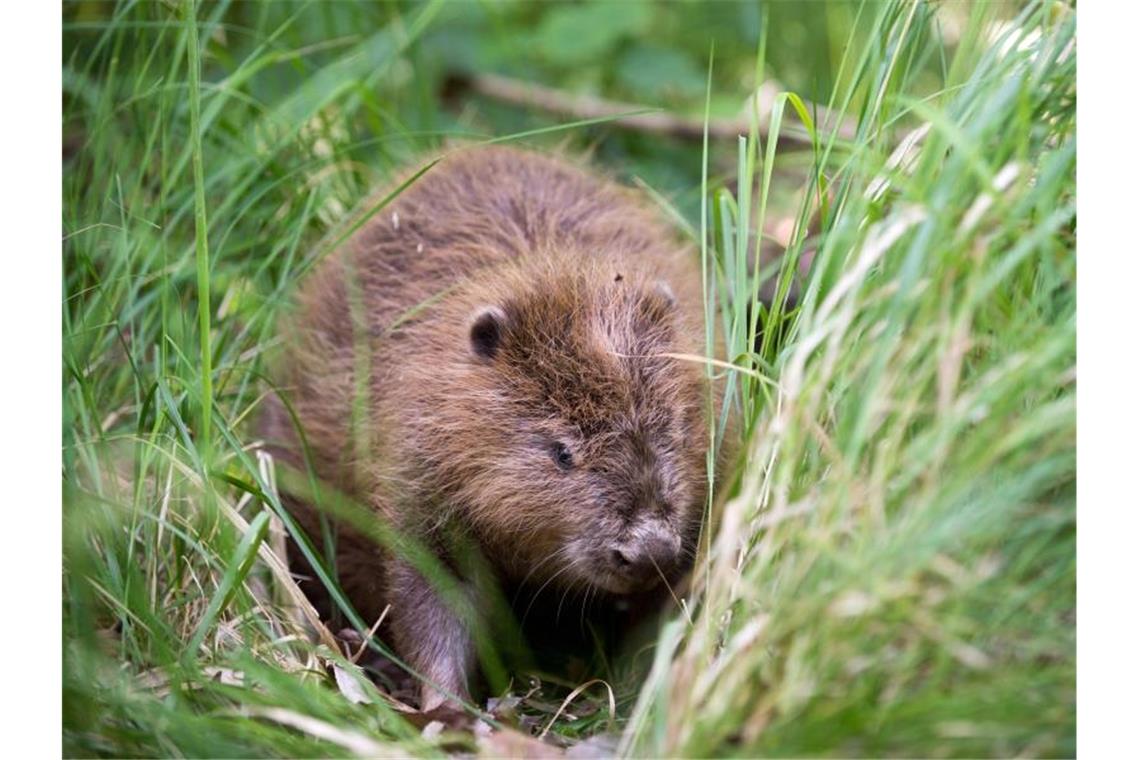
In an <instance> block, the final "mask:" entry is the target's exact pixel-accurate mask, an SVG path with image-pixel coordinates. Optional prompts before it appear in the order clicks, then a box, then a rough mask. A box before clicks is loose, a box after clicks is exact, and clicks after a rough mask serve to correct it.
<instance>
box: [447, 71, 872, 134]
mask: <svg viewBox="0 0 1140 760" xmlns="http://www.w3.org/2000/svg"><path fill="white" fill-rule="evenodd" d="M451 84H453V85H458V86H459V87H465V88H467V89H470V90H471V91H473V92H476V93H478V94H480V95H483V96H485V97H488V98H493V99H494V100H498V101H502V102H504V103H510V104H512V105H518V106H526V107H529V108H537V109H539V110H542V111H547V112H549V113H552V114H556V115H558V116H563V117H566V118H569V119H574V120H576V121H579V120H580V121H586V120H590V119H612V121H611V122H610V123H612V124H614V125H615V126H618V127H622V128H623V129H631V130H634V131H638V132H648V133H651V134H659V135H669V136H672V137H679V138H683V139H686V140H700V139H703V137H704V132H705V123H704V120H703V119H701V118H698V117H691V116H682V115H680V114H674V113H668V112H665V111H658V110H655V109H653V108H650V107H649V106H646V105H643V104H639V103H625V102H621V101H616V100H604V99H602V98H597V97H594V96H592V95H582V94H573V93H568V92H564V91H562V90H556V89H554V88H552V87H546V86H543V85H540V84H535V83H533V82H524V81H521V80H518V79H512V78H510V77H504V76H499V75H497V74H473V75H470V76H456V77H453V78H452V80H451ZM779 89H780V88H779V86H778V85H776V84H775V83H774V82H771V81H768V82H765V83H764V84H763V85H761V87H760V88H759V89H758V90H757V91H756V94H755V96H754V98H749V101H748V103H747V104H746V106H745V108H744V109H743V110H744V113H743V114H742V115H741V116H739V117H735V118H722V119H710V120H709V125H708V127H709V138H710V139H717V140H726V139H727V140H731V139H734V138H736V137H737V136H738V135H747V134H748V131H749V129H750V126H751V125H750V123H749V118H748V108H749V107H750V106H751V105H752V103H753V102H756V109H757V114H756V116H757V118H756V121H757V126H758V129H759V132H760V134H761V136H766V135H767V132H768V116H769V114H770V112H771V107H772V101H773V100H774V99H775V97H776V95H777V93H778V92H779ZM804 104H805V106H806V107H807V110H808V111H809V113H813V114H814V118H815V119H816V120H817V129H818V130H820V131H821V132H827V131H830V130H831V129H834V128H835V126H836V125H838V136H839V137H840V138H841V139H844V140H850V139H853V138H854V136H855V123H854V122H853V121H852V120H850V119H847V118H842V117H839V116H837V115H836V114H834V113H832V112H831V111H829V110H828V109H827V108H825V107H824V106H821V105H818V104H815V103H811V102H809V101H804ZM645 111H649V113H643V112H645ZM779 139H780V142H788V143H794V144H799V145H810V144H811V138H810V137H809V136H808V133H807V130H806V129H804V127H803V126H802V125H800V124H794V123H788V124H785V125H784V126H783V127H781V129H780V135H779Z"/></svg>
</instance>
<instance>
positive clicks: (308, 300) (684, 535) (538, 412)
mask: <svg viewBox="0 0 1140 760" xmlns="http://www.w3.org/2000/svg"><path fill="white" fill-rule="evenodd" d="M700 282H701V278H700V269H699V262H698V259H697V257H696V256H695V254H694V251H693V250H692V249H691V246H689V245H687V244H684V243H682V242H681V241H680V240H679V239H678V238H677V236H676V235H675V233H674V232H673V230H672V229H671V228H670V227H669V226H668V225H667V224H666V223H664V222H663V221H662V220H661V218H660V216H659V214H658V213H657V212H656V211H655V210H653V209H651V208H649V207H648V206H647V205H646V204H645V202H644V201H643V200H642V199H641V198H640V197H639V196H637V195H635V194H634V193H633V192H632V191H630V190H628V189H625V188H622V187H620V186H618V185H617V184H615V183H612V182H610V181H608V180H606V179H604V178H602V177H600V176H599V175H597V174H594V173H591V172H589V171H586V170H583V169H581V168H578V167H576V166H574V165H572V164H571V163H569V162H567V161H565V160H563V159H559V158H554V157H548V156H542V155H538V154H534V153H528V152H523V151H520V150H515V149H508V148H499V147H496V148H473V149H468V150H463V151H460V152H457V153H455V154H452V155H450V156H449V157H447V158H445V159H444V160H443V161H442V162H441V163H440V164H438V165H437V166H435V167H433V168H432V169H431V170H430V171H429V172H427V173H426V174H425V175H424V176H423V177H421V178H420V179H419V180H418V181H416V182H415V183H414V184H413V185H412V186H411V187H409V188H408V189H407V190H406V191H405V192H403V193H402V194H401V195H400V196H399V197H398V198H397V199H396V200H395V201H394V202H393V203H391V204H390V205H388V206H387V207H385V208H384V209H383V210H382V211H380V212H379V214H378V215H377V216H376V217H375V218H374V219H372V220H371V221H370V222H369V223H368V224H367V225H366V226H365V227H364V228H362V229H361V230H360V231H359V232H358V233H357V234H356V235H355V236H354V237H353V238H351V239H350V240H349V241H348V243H346V244H345V245H344V246H343V248H342V249H341V250H340V251H338V252H337V253H336V254H334V255H333V256H330V257H329V258H328V259H327V260H326V261H324V262H322V263H321V265H320V266H319V267H318V268H317V270H316V271H315V272H314V273H313V275H311V276H310V277H309V278H308V279H307V281H306V282H305V283H304V286H303V287H302V290H301V293H300V296H299V299H298V304H297V308H296V309H295V310H294V311H293V312H292V314H291V316H290V317H289V318H288V319H287V321H286V323H285V324H284V326H283V330H282V334H283V335H284V336H285V339H286V340H285V349H284V355H283V356H282V357H281V359H280V361H279V362H278V364H277V366H278V368H279V371H278V373H277V378H278V380H279V382H280V384H281V386H282V389H283V392H284V393H285V395H286V397H287V398H288V399H289V401H290V403H291V404H292V405H293V407H294V409H295V411H296V413H297V415H298V418H299V420H300V423H301V426H302V428H303V430H304V431H305V435H306V439H307V442H308V444H309V447H310V449H311V452H312V454H313V459H314V467H315V469H316V471H317V475H318V476H319V477H320V478H322V479H323V480H326V481H328V482H330V483H332V484H334V485H336V486H337V487H338V488H340V489H342V490H344V491H345V492H347V493H349V494H351V495H353V496H355V497H356V498H357V499H359V500H360V501H361V502H363V503H366V504H367V505H369V506H370V507H371V508H372V509H373V510H375V512H376V513H377V515H378V516H379V517H380V518H381V519H383V520H385V521H387V522H388V523H389V524H391V525H393V526H395V527H397V528H398V529H399V530H402V531H407V532H408V533H409V534H411V535H414V536H416V537H418V538H421V539H422V540H424V541H426V542H427V543H428V544H429V545H432V546H434V547H436V548H437V549H438V552H439V554H440V555H441V557H442V558H443V559H444V560H445V561H446V562H450V558H449V557H448V556H447V554H448V549H447V548H446V546H445V544H444V542H442V541H440V540H438V537H439V536H441V535H444V534H445V533H447V531H449V530H453V529H458V530H460V531H461V532H462V533H463V534H464V535H469V536H471V537H473V538H474V539H475V541H476V542H477V544H478V546H479V547H480V548H481V550H482V553H483V555H484V556H485V557H486V558H488V559H489V560H490V562H491V563H492V565H493V568H494V571H495V572H496V573H497V574H498V576H499V577H500V578H501V579H502V581H503V582H504V583H505V584H514V585H520V584H521V585H523V586H527V587H529V588H541V587H543V586H548V587H549V588H551V589H555V590H557V591H558V592H560V593H561V592H563V591H564V590H566V589H571V588H573V589H578V590H581V591H586V590H589V591H595V590H597V591H599V592H600V593H601V594H602V595H612V594H614V593H615V590H616V591H617V592H620V591H622V590H624V589H621V588H619V587H620V586H621V584H622V580H621V579H620V578H617V577H612V578H611V577H609V576H606V575H605V572H607V571H606V570H605V569H604V567H603V565H604V563H605V562H606V561H608V560H609V558H610V555H611V554H612V545H613V543H612V542H615V541H616V542H620V541H624V540H628V541H637V540H639V538H638V531H645V530H648V529H649V528H646V527H645V526H652V528H653V530H659V531H662V532H667V533H669V535H674V534H675V535H676V536H677V537H678V540H679V541H680V542H681V544H682V546H681V552H682V555H683V556H684V557H686V558H689V559H691V556H692V553H693V550H694V548H695V546H694V545H695V541H696V537H697V533H698V531H699V527H700V516H701V513H702V508H703V504H704V502H705V499H706V497H707V491H706V472H705V470H706V464H705V452H706V449H707V443H708V441H707V427H708V425H707V421H706V417H705V409H706V401H707V395H706V386H705V385H704V379H703V378H704V370H703V368H702V367H701V366H700V365H699V364H696V363H693V362H687V361H684V360H681V359H676V358H670V357H666V356H663V354H668V353H672V354H697V355H699V354H702V353H703V352H704V331H703V318H702V305H701V304H702V301H701V293H700ZM425 304H426V305H425ZM481 318H483V319H485V320H489V323H488V324H480V323H478V320H480V319H481ZM354 320H355V321H354ZM477 328H478V329H477ZM483 328H486V329H485V330H483ZM480 330H483V331H482V332H481V331H480ZM482 339H485V340H487V341H488V342H487V344H486V346H485V348H487V349H488V350H487V352H486V355H484V354H482V353H480V350H479V346H480V343H479V341H480V340H482ZM357 346H362V347H363V346H367V349H368V350H367V353H366V355H365V356H362V357H361V356H357V354H356V348H357ZM361 372H363V376H362V377H361V376H359V373H361ZM358 380H359V381H360V382H358ZM358 386H360V387H362V388H363V389H364V390H365V394H364V395H365V398H364V399H363V400H361V399H360V396H359V394H358V393H357V388H358ZM354 402H356V403H357V410H356V411H355V412H354ZM354 419H355V420H356V421H357V422H356V424H355V425H354V423H353V420H354ZM262 432H263V434H264V436H265V437H266V439H267V443H268V445H269V447H270V448H271V450H273V451H274V452H275V453H276V454H277V456H278V457H280V458H282V459H283V460H285V461H287V462H289V463H290V464H292V465H293V466H295V467H296V466H300V465H301V457H300V454H299V451H300V446H299V444H298V439H297V436H296V431H295V430H294V428H293V424H292V422H291V420H290V418H289V417H288V416H287V415H286V414H284V413H283V410H282V408H281V406H280V404H278V403H276V402H273V403H271V404H270V406H269V408H268V409H267V411H266V412H265V414H264V416H263V421H262ZM559 442H562V443H564V444H565V445H566V446H567V447H568V450H570V451H571V452H572V456H573V460H574V466H573V468H572V469H569V470H564V469H562V468H560V467H559V466H558V464H557V462H556V461H554V460H552V458H551V446H553V445H556V444H557V443H559ZM291 509H292V510H293V512H294V514H295V515H296V516H297V517H298V520H299V521H300V522H301V523H302V525H303V526H304V527H305V529H306V530H307V531H308V532H309V534H310V535H311V536H313V537H314V543H315V544H316V545H320V539H319V535H320V534H319V528H318V521H317V517H316V515H315V512H314V510H313V509H311V508H310V507H309V506H308V505H306V504H304V503H302V502H300V501H297V500H295V499H293V500H291ZM337 566H338V571H339V578H340V581H341V584H342V587H343V588H344V589H345V591H346V593H347V594H348V595H349V597H350V598H351V600H352V602H353V604H354V605H355V606H356V607H357V609H358V610H359V611H360V612H361V614H362V615H363V616H364V617H365V618H366V619H369V620H371V619H375V618H376V617H377V616H379V615H380V613H381V611H382V610H383V609H384V607H385V605H388V604H391V605H392V609H391V611H390V614H389V618H388V621H389V623H390V628H389V631H388V636H389V639H390V640H391V641H392V643H393V644H394V646H395V648H396V650H397V652H398V653H399V654H400V655H401V656H402V657H403V658H404V659H405V660H407V661H408V662H409V663H410V664H411V665H412V666H413V667H415V668H416V669H417V670H418V671H420V672H421V673H423V674H424V675H426V676H428V677H429V679H430V680H432V681H434V682H435V683H437V684H438V685H440V686H441V687H443V689H444V690H445V691H448V692H451V693H452V694H454V695H457V696H459V697H465V696H466V695H467V693H468V692H467V689H468V678H469V677H470V676H471V675H472V673H473V656H474V655H473V649H472V645H471V642H470V637H469V636H468V635H466V634H465V624H463V623H461V622H460V621H459V620H458V619H457V617H456V616H455V614H454V613H453V612H452V611H450V610H449V609H448V608H447V605H445V604H443V602H442V601H441V600H440V599H438V598H437V597H436V595H435V594H434V593H433V592H432V590H431V588H430V587H429V586H428V584H427V583H426V582H425V581H424V579H423V578H421V577H419V575H418V574H417V573H416V572H415V571H414V570H412V569H411V568H410V567H408V566H407V564H406V563H404V562H403V561H401V560H399V559H397V558H394V557H392V556H389V555H388V554H386V553H385V552H384V551H382V550H380V549H379V548H378V547H376V546H375V545H373V544H371V543H370V542H369V541H368V540H366V539H364V538H362V537H360V536H359V535H356V534H355V533H353V532H352V531H351V530H348V529H347V528H346V527H344V526H340V527H339V541H338V557H337ZM452 566H453V567H454V564H453V563H452ZM684 569H685V563H684V562H683V561H682V562H681V563H679V564H678V565H677V566H676V567H674V568H672V570H673V572H672V577H671V578H670V580H675V579H676V577H677V576H678V575H680V574H681V573H682V572H683V570H684ZM607 585H608V586H609V590H608V591H606V588H605V587H606V586H607ZM471 588H473V587H471ZM630 590H631V591H632V589H630ZM472 593H473V592H472ZM473 598H474V597H473ZM475 607H476V609H478V608H479V602H478V599H477V598H475ZM442 699H443V697H442V695H440V694H439V693H438V692H434V691H433V690H431V689H430V688H428V689H425V692H424V703H425V704H424V706H425V707H428V706H433V705H435V704H438V703H439V702H440V701H442Z"/></svg>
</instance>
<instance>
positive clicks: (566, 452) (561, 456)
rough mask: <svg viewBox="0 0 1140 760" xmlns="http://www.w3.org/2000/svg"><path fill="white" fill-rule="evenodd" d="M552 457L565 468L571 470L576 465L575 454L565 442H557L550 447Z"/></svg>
mask: <svg viewBox="0 0 1140 760" xmlns="http://www.w3.org/2000/svg"><path fill="white" fill-rule="evenodd" d="M550 458H551V459H553V460H554V463H555V464H556V465H558V466H559V467H561V468H562V469H563V470H569V469H570V468H571V467H573V466H574V455H573V454H571V453H570V449H569V448H568V447H567V446H566V444H564V443H561V442H559V443H555V444H554V445H553V446H551V447H550Z"/></svg>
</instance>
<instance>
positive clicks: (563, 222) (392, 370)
mask: <svg viewBox="0 0 1140 760" xmlns="http://www.w3.org/2000/svg"><path fill="white" fill-rule="evenodd" d="M420 168H422V164H420V165H419V166H413V167H412V168H411V169H410V170H409V171H408V173H407V174H406V175H405V177H411V176H413V175H414V172H415V171H417V170H419V169H420ZM399 184H400V183H399V182H395V183H393V187H398V186H399ZM389 192H391V190H390V189H389V190H386V191H384V193H383V194H381V195H379V196H377V197H376V199H374V200H373V201H372V202H373V203H375V202H377V201H378V200H379V199H380V198H383V197H384V195H386V194H387V193H389ZM366 205H367V204H366ZM678 250H680V248H679V246H678V244H677V241H676V239H675V237H674V235H673V232H672V230H670V228H669V227H668V226H667V225H665V224H664V223H663V222H662V220H661V218H660V215H659V214H658V213H657V212H656V210H653V209H650V208H648V207H647V206H646V205H645V203H644V202H643V201H642V200H641V198H640V197H639V196H637V195H636V194H635V193H633V192H632V191H630V190H628V189H626V188H623V187H621V186H619V185H617V184H616V183H614V182H611V181H609V180H607V179H605V178H603V177H601V176H598V175H596V174H592V173H590V172H588V171H584V170H582V169H579V168H577V167H576V166H573V165H571V164H569V163H567V162H566V161H565V160H563V159H559V158H555V157H548V156H544V155H540V154H536V153H530V152H525V151H521V150H517V149H513V148H506V147H477V148H470V149H466V150H461V151H458V152H456V153H453V154H450V155H448V156H447V157H445V158H444V159H442V160H441V161H440V162H439V163H438V164H436V165H434V166H432V167H431V168H430V169H428V170H427V171H426V172H425V173H424V174H423V175H422V176H420V177H418V178H417V179H416V180H415V181H414V182H413V183H412V184H411V185H410V186H409V187H407V188H406V189H405V190H404V191H403V192H402V193H401V194H400V195H399V196H397V197H396V198H395V199H394V200H393V201H392V202H390V203H389V204H387V205H386V206H385V207H384V208H383V209H381V210H380V211H379V212H378V213H377V214H376V215H375V217H373V218H372V219H371V220H369V221H368V222H367V223H366V225H365V226H364V227H363V228H362V229H361V230H360V231H359V232H357V233H356V234H355V235H354V236H353V237H352V238H351V239H350V240H349V241H348V243H346V245H345V246H344V248H343V249H342V250H340V251H337V252H334V253H333V254H332V255H330V256H329V258H328V259H326V260H325V261H323V262H321V264H320V265H318V268H317V270H316V271H315V272H314V273H313V274H312V275H311V276H310V277H309V278H308V279H307V280H306V282H305V283H304V284H303V287H302V289H301V292H300V296H299V299H298V309H297V310H296V312H295V313H294V314H292V315H290V317H289V319H288V321H287V326H286V329H285V330H283V331H282V332H283V335H284V336H285V340H286V346H285V356H284V357H283V361H282V362H281V363H280V368H281V370H280V372H279V374H278V377H279V378H280V379H281V380H282V382H283V384H284V385H285V386H287V391H288V393H289V396H290V398H291V401H292V403H293V405H294V408H295V410H296V413H297V415H298V418H299V420H300V422H301V425H302V428H303V429H304V430H305V433H306V436H307V442H308V444H309V447H310V450H311V452H312V453H313V457H314V460H315V462H314V464H315V465H316V469H317V473H318V474H319V475H320V476H321V477H323V478H325V479H327V480H330V481H331V482H334V483H337V484H338V485H339V486H340V487H342V488H345V489H346V490H349V491H351V490H354V483H353V481H354V480H355V478H353V477H349V476H348V473H349V471H351V470H352V469H353V467H354V466H355V465H356V464H359V460H360V456H361V455H363V451H360V452H354V450H353V446H354V445H355V446H356V448H358V449H360V448H362V447H363V448H364V449H367V448H369V447H371V446H373V445H375V444H377V443H378V441H377V440H376V438H375V435H374V434H377V432H378V431H376V430H371V429H370V431H369V435H370V436H372V437H371V438H367V437H366V439H364V440H363V442H362V439H361V437H360V435H359V432H356V433H354V432H353V428H352V425H353V423H352V418H353V415H354V414H355V415H356V416H357V419H358V420H361V421H362V418H368V422H367V423H365V424H368V425H369V426H370V428H371V427H372V423H374V422H375V420H374V419H372V414H373V412H374V410H375V408H376V402H377V400H378V398H380V397H382V396H383V395H384V394H385V393H386V392H387V390H386V389H389V388H391V387H392V386H393V384H394V383H396V382H397V378H398V377H399V376H400V372H399V369H400V365H401V363H406V362H408V361H432V358H431V357H430V356H427V357H424V356H420V355H418V354H421V353H424V352H423V351H419V350H418V347H421V344H423V343H424V339H423V338H417V333H419V334H422V333H423V331H424V330H425V329H427V330H430V327H428V326H421V325H420V323H421V322H426V321H430V320H431V319H432V316H431V315H432V312H433V311H434V310H435V307H434V304H438V303H439V302H440V301H442V300H444V299H446V298H447V296H448V293H449V292H450V291H452V289H454V288H456V287H457V286H459V285H461V284H462V282H463V281H465V280H467V279H468V278H469V277H470V276H471V275H472V274H474V273H476V272H477V271H479V270H483V269H485V268H487V267H491V268H494V267H496V266H500V267H507V266H509V262H510V261H512V260H516V259H519V258H521V257H528V256H551V255H553V256H558V255H559V254H560V253H561V252H563V251H572V252H573V254H572V255H574V256H577V257H579V258H581V257H589V256H597V257H602V256H604V257H606V258H607V260H620V259H626V260H628V259H629V258H631V257H632V258H633V259H634V260H644V261H649V262H652V264H651V266H652V267H658V268H660V269H661V271H662V276H664V277H665V279H674V278H670V277H668V276H667V275H668V274H669V272H670V267H675V266H676V258H675V257H674V256H673V255H672V254H674V253H675V252H676V251H678ZM589 263H590V262H588V261H582V262H581V265H582V266H583V267H585V266H588V265H589ZM688 279H692V278H688ZM359 345H366V346H367V359H366V361H365V362H363V363H362V362H361V361H359V360H358V352H357V351H356V350H355V347H356V346H359ZM362 371H363V372H365V373H367V381H366V382H365V383H364V384H363V385H362V384H361V378H360V377H358V375H359V374H360V373H361V372H362ZM362 387H363V388H364V389H366V390H368V391H369V392H370V394H371V396H370V397H369V398H367V400H366V401H364V402H363V403H364V406H365V407H367V408H365V409H361V408H360V406H361V403H362V401H361V389H362ZM270 405H271V407H272V406H274V403H273V402H271V404H270ZM354 405H355V407H356V408H355V410H354ZM361 412H363V415H362V414H360V413H361ZM265 419H266V421H267V424H266V425H264V426H263V432H264V434H265V435H266V437H267V438H268V439H269V440H270V442H271V443H273V442H277V443H278V444H279V445H278V446H276V447H275V448H274V450H275V451H276V452H277V454H278V455H279V456H282V457H284V458H285V459H287V460H289V461H291V462H292V463H293V464H294V465H296V466H300V465H301V464H302V463H301V461H300V459H299V456H298V452H299V450H300V447H299V446H298V445H297V440H296V436H295V433H294V432H293V430H292V428H293V424H292V420H291V419H290V418H289V416H288V415H286V414H284V413H283V409H281V408H280V407H279V406H276V408H271V409H270V410H269V411H268V412H267V413H266V415H265ZM354 437H355V438H356V440H357V443H356V444H353V442H352V439H353V438H354Z"/></svg>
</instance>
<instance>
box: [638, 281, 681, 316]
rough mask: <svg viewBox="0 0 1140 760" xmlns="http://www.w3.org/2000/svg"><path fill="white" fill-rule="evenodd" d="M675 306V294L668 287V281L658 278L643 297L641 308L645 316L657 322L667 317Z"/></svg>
mask: <svg viewBox="0 0 1140 760" xmlns="http://www.w3.org/2000/svg"><path fill="white" fill-rule="evenodd" d="M676 306H677V296H676V295H675V294H674V293H673V289H672V288H671V287H669V283H667V282H665V281H664V280H658V281H657V282H655V283H653V286H652V287H651V288H650V289H649V292H648V293H646V294H645V296H644V297H643V300H642V305H641V308H642V312H643V313H644V314H645V316H646V317H648V318H649V319H650V320H653V321H654V322H659V321H661V320H664V319H666V318H668V316H669V314H670V313H671V312H672V311H673V309H674V308H676Z"/></svg>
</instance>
